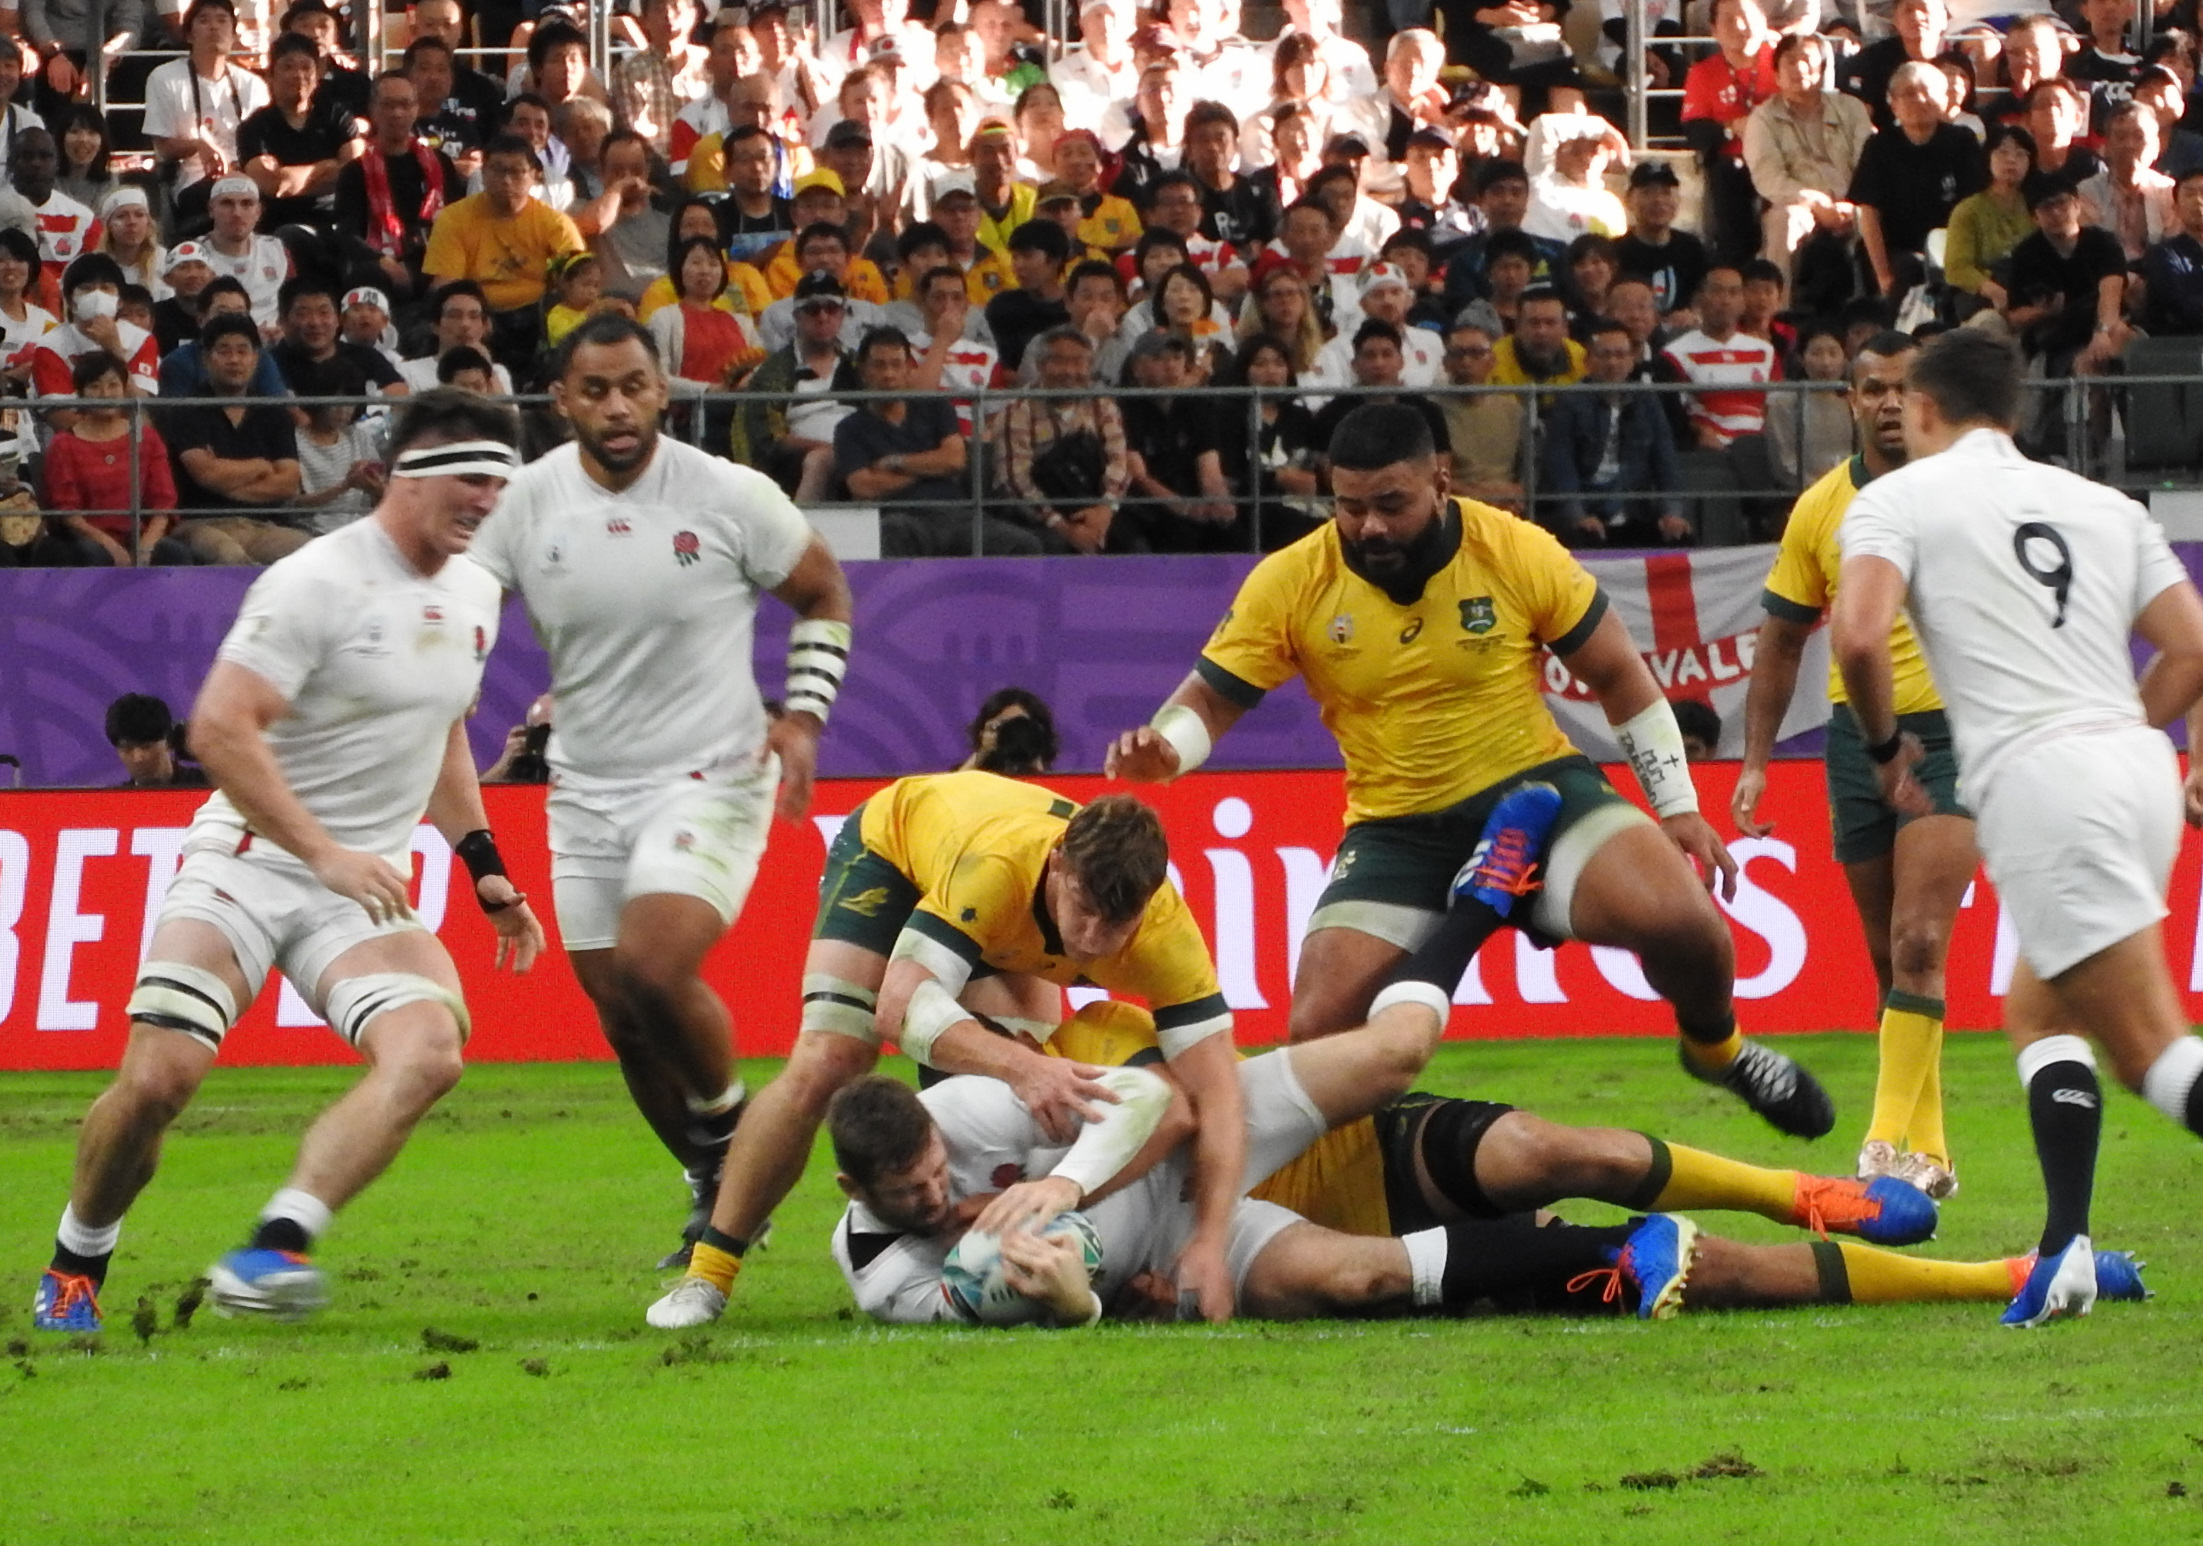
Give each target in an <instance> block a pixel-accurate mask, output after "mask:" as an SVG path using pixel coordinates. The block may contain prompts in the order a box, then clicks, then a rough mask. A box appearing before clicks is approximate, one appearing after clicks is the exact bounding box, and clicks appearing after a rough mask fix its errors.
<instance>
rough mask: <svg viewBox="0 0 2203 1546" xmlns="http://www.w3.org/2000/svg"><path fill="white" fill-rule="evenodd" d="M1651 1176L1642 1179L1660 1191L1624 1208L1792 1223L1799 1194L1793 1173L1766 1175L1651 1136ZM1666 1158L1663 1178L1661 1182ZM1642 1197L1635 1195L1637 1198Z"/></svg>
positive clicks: (1764, 1171) (1777, 1171)
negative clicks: (1713, 1211) (1725, 1213)
mask: <svg viewBox="0 0 2203 1546" xmlns="http://www.w3.org/2000/svg"><path fill="white" fill-rule="evenodd" d="M1645 1136H1646V1138H1647V1140H1648V1141H1649V1142H1650V1143H1651V1144H1652V1173H1651V1174H1650V1175H1648V1176H1647V1177H1646V1180H1647V1181H1648V1182H1651V1183H1655V1184H1657V1185H1658V1187H1659V1190H1658V1191H1657V1192H1656V1193H1654V1194H1653V1195H1652V1196H1651V1197H1650V1198H1647V1199H1645V1200H1644V1201H1643V1202H1642V1203H1640V1202H1639V1200H1638V1198H1631V1199H1630V1200H1629V1206H1631V1207H1639V1206H1643V1207H1646V1208H1648V1209H1649V1211H1651V1212H1654V1213H1689V1212H1692V1211H1693V1210H1696V1209H1700V1208H1721V1209H1726V1210H1729V1211H1731V1212H1735V1213H1756V1214H1758V1215H1759V1216H1760V1217H1761V1218H1767V1219H1773V1220H1774V1221H1775V1222H1776V1223H1778V1224H1788V1223H1790V1222H1792V1219H1791V1214H1792V1212H1793V1211H1794V1204H1795V1200H1796V1197H1797V1190H1798V1173H1797V1172H1796V1171H1794V1170H1766V1169H1763V1168H1762V1167H1760V1166H1758V1165H1747V1164H1744V1163H1743V1162H1742V1161H1740V1160H1733V1159H1723V1158H1722V1157H1721V1156H1720V1155H1718V1154H1708V1153H1707V1152H1706V1151H1705V1150H1703V1149H1692V1148H1687V1147H1685V1146H1684V1145H1682V1144H1679V1143H1663V1142H1661V1141H1660V1140H1659V1139H1657V1138H1654V1137H1652V1135H1651V1134H1649V1133H1648V1134H1646V1135H1645ZM1663 1157H1664V1159H1665V1162H1666V1163H1665V1169H1666V1172H1667V1174H1666V1176H1665V1178H1664V1179H1663V1178H1662V1177H1661V1174H1660V1172H1661V1170H1662V1168H1663V1166H1662V1160H1663ZM1642 1196H1643V1194H1642V1193H1640V1194H1639V1197H1642Z"/></svg>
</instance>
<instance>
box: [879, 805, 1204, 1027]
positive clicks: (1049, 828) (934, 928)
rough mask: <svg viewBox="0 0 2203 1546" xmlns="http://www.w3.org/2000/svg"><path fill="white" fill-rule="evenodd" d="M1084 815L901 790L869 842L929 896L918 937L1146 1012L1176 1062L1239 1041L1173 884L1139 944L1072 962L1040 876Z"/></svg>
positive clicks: (914, 921)
mask: <svg viewBox="0 0 2203 1546" xmlns="http://www.w3.org/2000/svg"><path fill="white" fill-rule="evenodd" d="M1077 812H1078V806H1077V805H1075V804H1074V803H1072V802H1071V801H1069V800H1066V799H1064V798H1063V797H1062V796H1061V795H1058V794H1055V793H1052V792H1051V791H1049V790H1047V789H1043V788H1041V787H1040V786H1039V785H1037V784H1032V783H1026V782H1023V781H1020V780H1017V779H1008V778H1001V777H998V776H997V775H995V774H993V773H979V772H965V773H931V774H925V775H922V776H919V777H916V778H905V779H899V780H897V781H896V782H895V783H892V784H890V785H888V786H887V788H885V789H883V790H881V791H880V792H879V793H878V794H876V795H874V796H873V797H872V798H871V799H870V800H867V801H866V802H865V806H864V821H863V824H862V826H860V827H859V829H858V834H859V836H860V837H862V838H863V840H864V846H865V847H867V848H869V849H870V850H872V852H874V853H876V854H878V855H879V856H880V857H881V858H883V859H885V860H886V861H887V862H888V863H890V864H892V865H894V866H895V868H896V869H897V870H898V871H900V872H901V873H902V875H903V877H904V878H905V879H906V880H908V881H909V882H910V883H911V885H912V886H914V887H915V888H916V889H917V891H918V894H919V900H918V906H917V908H916V910H915V911H913V912H912V913H911V915H910V922H909V923H908V924H907V925H906V927H908V928H912V929H916V930H917V931H918V932H919V933H920V934H921V935H923V936H924V937H925V938H926V939H928V940H930V941H932V942H933V943H934V944H936V945H939V946H941V947H942V948H944V949H946V950H948V951H950V952H952V953H953V954H955V955H956V957H957V958H958V959H960V960H962V961H963V962H965V963H966V964H967V965H971V966H976V965H978V964H979V963H980V962H981V961H984V962H985V963H986V964H987V965H989V966H991V967H993V968H995V970H997V971H1002V972H1023V973H1027V974H1029V975H1031V976H1035V977H1042V978H1045V979H1047V980H1048V981H1049V982H1053V983H1059V984H1061V985H1062V986H1064V987H1067V988H1068V987H1075V986H1079V985H1081V984H1086V983H1091V984H1092V985H1094V986H1095V987H1098V988H1107V989H1108V990H1109V991H1110V992H1112V993H1124V994H1130V995H1131V996H1133V997H1135V998H1139V999H1143V1000H1145V1001H1146V1003H1147V1006H1148V1008H1149V1009H1150V1010H1152V1011H1153V1013H1154V1016H1155V1025H1156V1031H1157V1034H1158V1036H1159V1037H1160V1039H1161V1041H1162V1045H1163V1050H1164V1052H1165V1053H1166V1054H1169V1055H1171V1056H1176V1055H1177V1054H1178V1053H1180V1052H1183V1051H1184V1050H1185V1049H1186V1048H1188V1047H1190V1046H1192V1045H1193V1044H1194V1043H1195V1042H1197V1041H1201V1040H1203V1039H1205V1038H1207V1037H1210V1036H1213V1035H1215V1034H1217V1033H1218V1032H1220V1031H1221V1032H1229V1031H1230V1030H1231V1025H1232V1017H1231V1010H1230V1009H1229V1008H1228V1007H1226V1005H1225V1003H1224V995H1223V993H1222V992H1221V991H1220V990H1219V989H1218V987H1217V984H1216V966H1215V963H1214V962H1213V961H1211V960H1210V959H1209V947H1208V944H1207V942H1206V941H1205V940H1203V939H1202V938H1201V930H1200V929H1199V927H1198V926H1196V925H1195V923H1194V921H1193V914H1192V912H1191V911H1190V910H1188V908H1187V907H1186V904H1185V900H1184V899H1183V898H1182V897H1180V896H1179V895H1178V888H1177V887H1175V886H1173V885H1172V884H1171V883H1170V882H1169V881H1167V880H1166V881H1164V882H1163V885H1162V888H1161V889H1160V890H1158V891H1157V892H1156V893H1155V895H1154V896H1153V897H1151V898H1150V899H1149V901H1148V904H1147V911H1146V913H1145V914H1144V915H1143V916H1142V918H1141V920H1140V927H1139V930H1138V932H1136V933H1135V934H1134V935H1133V936H1132V941H1131V943H1130V944H1128V945H1127V946H1125V948H1124V949H1123V950H1121V951H1119V952H1118V953H1117V954H1116V955H1113V956H1107V957H1104V958H1103V959H1101V960H1098V961H1078V960H1073V959H1072V958H1071V957H1070V956H1068V955H1066V954H1065V953H1064V949H1063V941H1062V939H1061V938H1060V937H1059V936H1058V935H1057V933H1056V926H1055V922H1054V920H1053V919H1051V918H1050V917H1049V916H1048V909H1047V905H1046V903H1045V900H1044V899H1043V897H1042V895H1041V871H1042V869H1043V868H1044V867H1045V866H1046V864H1047V862H1048V855H1049V854H1050V853H1051V852H1053V851H1054V849H1055V846H1056V844H1057V843H1058V842H1060V841H1062V838H1063V829H1064V826H1065V825H1066V824H1067V823H1068V822H1069V821H1070V819H1071V818H1072V816H1074V815H1076V814H1077Z"/></svg>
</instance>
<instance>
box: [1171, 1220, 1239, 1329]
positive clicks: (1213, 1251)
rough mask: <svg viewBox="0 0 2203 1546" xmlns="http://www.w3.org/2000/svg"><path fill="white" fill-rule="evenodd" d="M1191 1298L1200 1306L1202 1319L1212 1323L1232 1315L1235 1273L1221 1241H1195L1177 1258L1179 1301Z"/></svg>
mask: <svg viewBox="0 0 2203 1546" xmlns="http://www.w3.org/2000/svg"><path fill="white" fill-rule="evenodd" d="M1189 1301H1190V1302H1192V1303H1193V1304H1196V1305H1198V1306H1199V1307H1200V1310H1201V1319H1203V1320H1205V1321H1209V1322H1211V1323H1212V1324H1217V1325H1221V1324H1222V1323H1223V1322H1225V1321H1228V1320H1230V1319H1231V1318H1232V1311H1233V1309H1234V1308H1235V1306H1234V1305H1233V1302H1232V1274H1231V1268H1230V1267H1229V1266H1228V1265H1227V1264H1226V1263H1225V1260H1224V1243H1223V1242H1222V1241H1221V1240H1218V1241H1213V1242H1212V1241H1204V1240H1196V1241H1194V1242H1193V1243H1192V1244H1191V1245H1189V1246H1187V1247H1186V1249H1185V1252H1184V1254H1183V1255H1181V1256H1180V1257H1179V1258H1178V1302H1179V1303H1180V1304H1185V1303H1187V1302H1189Z"/></svg>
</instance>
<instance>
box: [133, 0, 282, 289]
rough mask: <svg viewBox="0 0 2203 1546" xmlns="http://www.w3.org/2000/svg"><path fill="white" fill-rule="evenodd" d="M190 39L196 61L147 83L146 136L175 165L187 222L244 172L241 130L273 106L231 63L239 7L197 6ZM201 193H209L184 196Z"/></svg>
mask: <svg viewBox="0 0 2203 1546" xmlns="http://www.w3.org/2000/svg"><path fill="white" fill-rule="evenodd" d="M184 36H185V37H186V38H187V39H188V40H189V43H190V48H191V54H190V57H189V58H185V59H172V60H170V61H169V62H168V63H167V64H164V65H162V66H161V67H160V68H159V69H157V70H155V71H154V72H153V74H152V76H151V78H150V79H148V80H147V81H146V83H145V133H146V137H147V138H148V139H150V140H152V141H153V148H154V150H155V151H156V152H158V153H159V155H160V158H161V160H162V161H163V162H170V163H173V164H174V166H175V184H174V186H175V189H176V193H177V196H178V207H179V210H180V211H181V212H184V213H185V214H186V216H187V218H188V217H189V216H190V215H192V214H196V212H197V208H198V207H199V205H200V201H201V200H203V199H204V198H205V197H206V193H205V192H204V191H203V187H202V185H208V184H211V183H212V181H213V179H215V178H217V177H220V176H222V175H223V174H224V173H225V172H229V171H231V170H233V169H234V168H235V167H236V166H237V164H238V156H237V130H238V126H239V125H241V124H242V123H244V121H245V120H246V119H247V118H250V117H251V116H252V115H253V114H254V113H257V112H259V111H260V109H262V108H263V107H266V106H267V105H268V88H267V86H266V85H264V84H263V83H262V82H261V79H260V77H259V76H257V75H255V74H253V73H252V72H251V71H250V70H242V69H239V68H237V67H236V66H234V65H232V64H231V63H230V54H231V52H232V51H233V50H234V49H235V48H236V46H237V7H236V4H235V0H194V3H193V5H192V7H191V9H190V11H189V12H188V13H187V14H186V16H185V19H184ZM195 189H200V190H202V191H199V192H198V193H196V194H193V196H192V197H190V198H186V197H185V195H186V194H189V193H192V190H195ZM270 304H271V305H272V304H273V295H272V293H271V296H270Z"/></svg>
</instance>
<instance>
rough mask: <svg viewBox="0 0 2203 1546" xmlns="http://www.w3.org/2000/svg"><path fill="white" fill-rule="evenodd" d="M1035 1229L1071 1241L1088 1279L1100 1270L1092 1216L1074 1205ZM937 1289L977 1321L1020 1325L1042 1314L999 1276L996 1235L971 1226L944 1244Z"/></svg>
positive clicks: (999, 1248) (960, 1312) (1032, 1301)
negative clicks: (947, 1247) (960, 1236)
mask: <svg viewBox="0 0 2203 1546" xmlns="http://www.w3.org/2000/svg"><path fill="white" fill-rule="evenodd" d="M1039 1233H1040V1234H1042V1235H1048V1236H1055V1237H1059V1238H1064V1239H1069V1240H1073V1241H1075V1242H1076V1243H1077V1245H1078V1248H1079V1254H1080V1255H1081V1256H1082V1257H1084V1258H1085V1260H1086V1280H1087V1281H1088V1282H1089V1283H1091V1282H1092V1281H1093V1280H1094V1278H1095V1277H1096V1275H1098V1274H1099V1273H1100V1272H1101V1265H1102V1243H1101V1234H1100V1232H1099V1231H1097V1230H1096V1229H1095V1228H1094V1223H1093V1220H1091V1219H1089V1218H1088V1217H1087V1216H1086V1215H1085V1214H1083V1213H1081V1212H1079V1211H1078V1210H1077V1209H1076V1208H1070V1209H1066V1210H1065V1211H1064V1212H1062V1213H1059V1214H1057V1215H1056V1216H1055V1217H1054V1218H1052V1219H1050V1220H1049V1221H1048V1222H1047V1223H1046V1224H1043V1225H1042V1226H1041V1227H1040V1230H1039ZM941 1288H942V1290H943V1292H945V1293H946V1294H947V1295H948V1298H949V1303H950V1304H951V1305H953V1306H955V1308H956V1313H957V1314H958V1315H960V1316H962V1317H963V1318H964V1319H965V1320H967V1321H977V1322H978V1323H979V1324H980V1325H982V1326H1023V1325H1027V1324H1029V1323H1031V1322H1033V1321H1037V1320H1039V1319H1040V1318H1041V1317H1042V1316H1043V1315H1045V1314H1046V1313H1047V1306H1045V1305H1043V1304H1041V1303H1040V1302H1039V1301H1038V1300H1036V1299H1028V1298H1026V1297H1025V1296H1024V1295H1023V1294H1021V1293H1019V1292H1018V1291H1017V1290H1016V1289H1014V1288H1012V1287H1010V1285H1009V1282H1008V1280H1007V1279H1006V1278H1004V1276H1003V1273H1002V1241H1001V1239H1000V1237H998V1236H995V1235H983V1234H981V1233H979V1231H977V1230H972V1231H970V1232H969V1233H967V1234H966V1235H965V1236H964V1238H963V1239H961V1240H959V1241H957V1242H956V1244H955V1245H954V1246H952V1247H951V1248H950V1250H949V1255H948V1260H947V1261H946V1262H944V1263H943V1264H942V1266H941Z"/></svg>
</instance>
